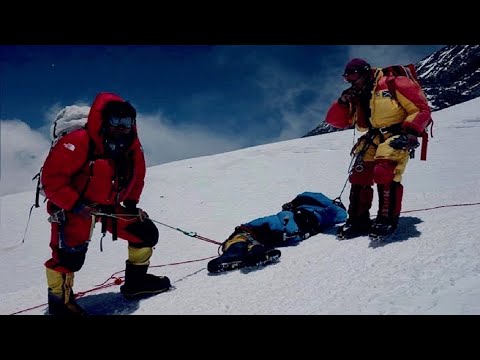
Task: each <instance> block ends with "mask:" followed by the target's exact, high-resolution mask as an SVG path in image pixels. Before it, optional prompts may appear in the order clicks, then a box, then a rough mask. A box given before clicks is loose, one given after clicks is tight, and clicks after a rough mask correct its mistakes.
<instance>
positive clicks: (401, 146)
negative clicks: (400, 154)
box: [390, 134, 420, 151]
mask: <svg viewBox="0 0 480 360" xmlns="http://www.w3.org/2000/svg"><path fill="white" fill-rule="evenodd" d="M419 145H420V143H419V142H418V137H417V136H416V135H412V134H402V135H400V136H399V137H397V138H396V139H393V140H392V141H390V147H391V148H393V149H395V150H407V151H408V150H412V149H416V148H417V147H418V146H419Z"/></svg>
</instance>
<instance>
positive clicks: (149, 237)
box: [125, 219, 159, 248]
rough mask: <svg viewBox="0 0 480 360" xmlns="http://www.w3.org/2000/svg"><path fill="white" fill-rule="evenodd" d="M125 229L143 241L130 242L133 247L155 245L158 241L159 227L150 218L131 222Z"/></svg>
mask: <svg viewBox="0 0 480 360" xmlns="http://www.w3.org/2000/svg"><path fill="white" fill-rule="evenodd" d="M125 230H126V231H128V232H129V233H130V234H132V235H134V236H136V237H137V238H139V239H140V240H141V241H142V242H141V243H133V242H129V245H130V246H132V247H135V248H143V247H154V246H155V245H157V243H158V237H159V235H158V229H157V227H156V226H155V224H154V223H153V222H152V220H150V219H145V221H137V222H135V223H133V224H129V225H128V226H127V227H126V228H125Z"/></svg>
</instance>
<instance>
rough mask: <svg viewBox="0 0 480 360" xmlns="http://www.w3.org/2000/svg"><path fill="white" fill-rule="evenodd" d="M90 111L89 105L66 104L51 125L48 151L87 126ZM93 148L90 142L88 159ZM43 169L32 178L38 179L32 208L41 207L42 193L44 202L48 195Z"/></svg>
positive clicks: (33, 179)
mask: <svg viewBox="0 0 480 360" xmlns="http://www.w3.org/2000/svg"><path fill="white" fill-rule="evenodd" d="M89 111H90V107H89V106H77V105H71V106H66V107H65V108H63V109H62V110H61V111H60V112H59V113H58V114H57V116H56V117H55V120H54V122H53V124H52V126H51V127H50V130H51V134H50V136H51V138H52V143H51V145H50V150H49V152H48V153H50V152H51V151H52V149H53V148H54V147H55V145H56V144H57V143H58V141H59V140H60V139H61V138H62V137H63V136H65V135H67V134H69V133H71V132H72V131H75V130H78V129H85V128H86V125H87V118H88V113H89ZM92 150H93V149H92V144H90V150H89V155H88V156H87V161H88V160H89V158H90V154H91V153H92ZM42 169H43V166H42V167H41V168H40V170H39V171H38V173H37V174H36V175H35V176H34V177H33V178H32V181H35V180H37V187H36V192H35V203H34V204H33V205H32V209H33V207H35V208H38V207H40V204H39V199H40V195H42V196H43V197H44V198H45V199H44V200H43V202H45V201H46V200H47V197H46V195H45V192H44V189H43V185H42V182H41V178H42ZM30 211H31V210H30Z"/></svg>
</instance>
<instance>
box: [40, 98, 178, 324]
mask: <svg viewBox="0 0 480 360" xmlns="http://www.w3.org/2000/svg"><path fill="white" fill-rule="evenodd" d="M145 172H146V165H145V158H144V154H143V150H142V146H141V144H140V141H139V139H138V133H137V127H136V110H135V108H134V107H133V106H132V105H131V104H130V103H129V102H127V101H124V100H123V99H122V98H121V97H119V96H118V95H116V94H112V93H99V94H98V95H97V96H96V98H95V100H94V102H93V104H92V106H91V108H90V112H89V114H88V120H87V125H86V127H85V128H84V129H78V130H74V131H72V132H70V133H68V134H66V135H65V136H63V137H62V138H60V139H59V141H58V142H57V143H56V144H55V145H54V146H53V148H52V149H51V151H50V153H49V154H48V157H47V159H46V160H45V163H44V166H43V169H42V173H41V182H42V185H43V189H44V192H45V195H46V197H47V198H48V203H47V211H48V213H49V214H50V218H49V221H50V222H51V240H50V247H51V249H52V257H51V258H50V259H49V260H48V261H46V262H45V266H46V272H47V283H48V305H49V312H50V314H52V315H64V314H65V315H70V314H71V315H73V314H86V312H85V311H84V310H83V309H82V308H81V307H80V306H79V305H78V303H77V302H76V301H75V296H74V293H73V290H72V287H73V278H74V273H75V272H77V271H79V270H80V269H81V268H82V266H83V263H84V261H85V255H86V252H87V248H88V244H89V241H90V238H91V235H92V231H93V228H94V226H95V223H97V222H101V224H102V233H105V230H106V231H108V232H110V233H112V237H113V239H114V240H115V239H116V238H117V236H118V237H119V238H122V239H124V240H126V241H128V260H127V261H126V269H125V283H124V285H122V287H121V288H120V291H121V293H122V294H124V295H125V296H126V297H128V298H132V297H135V296H139V295H142V294H157V293H160V292H163V291H165V290H168V289H169V288H170V280H169V279H168V278H167V277H163V276H155V275H152V274H147V269H148V266H149V264H150V257H151V256H152V252H153V250H152V248H153V246H155V244H157V242H158V229H157V227H156V226H155V224H154V223H153V222H152V221H151V220H150V219H149V218H148V215H147V214H146V212H144V211H143V210H142V209H140V208H138V207H137V204H138V202H139V200H140V195H141V194H142V190H143V187H144V178H145Z"/></svg>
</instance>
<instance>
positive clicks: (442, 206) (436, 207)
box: [402, 202, 480, 214]
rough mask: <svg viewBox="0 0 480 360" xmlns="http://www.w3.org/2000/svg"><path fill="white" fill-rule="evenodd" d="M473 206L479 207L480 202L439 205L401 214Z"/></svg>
mask: <svg viewBox="0 0 480 360" xmlns="http://www.w3.org/2000/svg"><path fill="white" fill-rule="evenodd" d="M473 205H480V202H477V203H466V204H452V205H439V206H434V207H430V208H423V209H416V210H407V211H402V213H403V214H406V213H411V212H416V211H427V210H434V209H440V208H446V207H455V206H473Z"/></svg>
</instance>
